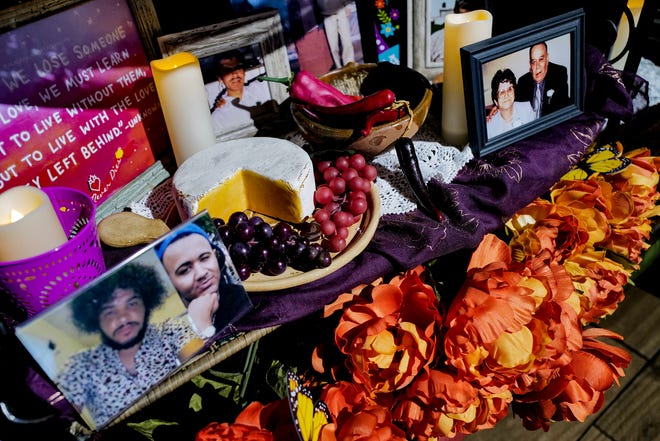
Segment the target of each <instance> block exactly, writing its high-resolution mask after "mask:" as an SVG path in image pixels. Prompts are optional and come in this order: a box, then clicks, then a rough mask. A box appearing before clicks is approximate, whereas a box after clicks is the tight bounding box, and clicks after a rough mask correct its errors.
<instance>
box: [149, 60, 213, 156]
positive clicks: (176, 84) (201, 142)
mask: <svg viewBox="0 0 660 441" xmlns="http://www.w3.org/2000/svg"><path fill="white" fill-rule="evenodd" d="M150 65H151V70H152V73H153V77H154V82H155V83H156V91H157V92H158V98H159V100H160V105H161V107H162V109H163V116H164V117H165V125H166V126H167V132H168V134H169V136H170V142H171V143H172V149H173V150H174V159H175V160H176V163H177V165H181V164H183V161H185V160H186V159H188V158H189V157H190V156H192V155H194V154H195V153H197V152H199V151H201V150H204V149H205V148H207V147H210V146H212V145H213V144H215V134H214V133H213V123H212V122H211V112H210V110H209V105H208V98H207V94H206V88H205V87H204V79H203V78H202V70H201V68H200V65H199V60H198V59H197V57H195V56H194V55H193V54H191V53H188V52H179V53H176V54H174V55H171V56H169V57H167V58H162V59H159V60H153V61H152V62H151V63H150Z"/></svg>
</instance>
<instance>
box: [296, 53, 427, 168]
mask: <svg viewBox="0 0 660 441" xmlns="http://www.w3.org/2000/svg"><path fill="white" fill-rule="evenodd" d="M320 79H322V80H323V81H326V82H327V83H329V84H332V85H333V86H334V87H336V88H337V89H339V90H341V91H342V92H344V93H346V94H351V95H363V96H366V95H370V94H371V93H374V92H376V91H378V90H382V89H391V90H392V91H393V92H394V93H395V95H396V99H397V100H407V101H408V102H409V103H410V107H411V109H412V123H411V124H410V126H409V124H408V123H409V122H410V118H411V117H410V115H405V116H404V117H402V118H399V119H397V120H396V121H392V122H389V123H384V124H379V125H375V126H374V127H373V128H372V129H371V132H370V133H369V134H368V135H367V136H363V135H362V133H361V129H362V127H350V128H348V127H336V126H332V125H330V124H327V123H325V122H319V121H318V120H315V119H313V118H312V117H310V116H309V115H308V114H307V113H306V112H305V109H304V108H303V106H302V105H301V104H299V103H292V104H291V114H292V116H293V120H294V121H295V122H296V124H297V125H298V128H299V129H300V132H301V134H302V136H303V137H304V138H305V140H306V141H308V142H309V143H310V144H311V145H312V146H313V147H314V148H318V149H352V150H356V151H359V152H360V153H362V154H364V155H366V156H375V155H377V154H379V153H381V152H383V151H384V150H386V149H387V148H388V147H390V146H391V145H392V144H393V143H394V141H396V140H397V139H399V138H400V137H402V136H407V137H412V136H413V135H415V133H417V131H418V130H419V128H420V127H421V125H422V124H423V123H424V120H425V119H426V117H427V115H428V112H429V108H430V106H431V98H432V97H433V92H432V91H431V84H430V82H429V81H428V79H426V77H424V76H423V75H422V74H421V73H419V72H417V71H416V70H413V69H410V68H408V67H405V66H399V65H395V64H391V63H378V64H375V63H370V64H358V63H349V64H348V65H346V66H345V67H343V68H341V69H338V70H334V71H331V72H328V73H327V74H325V75H322V76H321V77H320Z"/></svg>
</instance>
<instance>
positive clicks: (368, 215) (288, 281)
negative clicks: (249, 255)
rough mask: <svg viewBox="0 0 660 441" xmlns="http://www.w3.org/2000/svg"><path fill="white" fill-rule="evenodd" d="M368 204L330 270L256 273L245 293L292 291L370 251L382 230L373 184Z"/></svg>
mask: <svg viewBox="0 0 660 441" xmlns="http://www.w3.org/2000/svg"><path fill="white" fill-rule="evenodd" d="M367 202H368V209H367V211H366V212H365V213H364V214H363V215H362V218H361V219H360V222H358V223H356V224H354V225H352V226H351V227H350V228H349V234H348V240H347V242H348V245H347V246H346V248H344V249H343V250H342V251H340V252H339V253H333V254H332V263H331V264H330V266H328V267H327V268H319V269H314V270H311V271H307V272H303V271H299V270H295V269H293V268H287V270H286V271H285V272H284V273H282V274H280V275H278V276H268V275H266V274H262V273H254V274H252V275H251V276H250V277H249V278H248V279H247V280H245V281H243V286H244V287H245V289H246V290H247V291H248V292H261V291H277V290H280V289H286V288H292V287H294V286H299V285H304V284H305V283H309V282H313V281H315V280H318V279H320V278H322V277H325V276H327V275H328V274H332V273H334V272H335V271H337V270H338V269H340V268H341V267H343V266H344V265H346V264H347V263H348V262H350V261H351V260H353V258H354V257H355V256H357V255H358V254H360V253H361V252H362V251H363V250H364V249H365V248H366V247H367V245H368V244H369V242H370V241H371V239H372V238H373V237H374V234H375V233H376V228H377V227H378V220H379V219H380V195H379V194H378V189H377V188H376V185H374V184H373V183H372V184H371V191H370V192H369V194H367Z"/></svg>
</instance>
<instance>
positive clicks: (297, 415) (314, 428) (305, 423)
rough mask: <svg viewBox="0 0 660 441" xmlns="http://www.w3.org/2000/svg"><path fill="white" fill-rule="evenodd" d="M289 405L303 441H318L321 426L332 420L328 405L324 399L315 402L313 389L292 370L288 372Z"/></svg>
mask: <svg viewBox="0 0 660 441" xmlns="http://www.w3.org/2000/svg"><path fill="white" fill-rule="evenodd" d="M287 383H288V392H289V407H290V409H291V416H292V417H293V422H294V424H295V426H296V431H297V432H298V437H299V438H300V440H301V441H317V440H318V438H319V433H320V432H321V427H323V426H324V425H326V424H328V423H329V422H330V413H329V412H328V407H327V406H326V404H325V403H324V402H323V401H320V400H319V401H317V402H314V399H313V398H312V393H311V391H310V390H309V389H308V388H306V387H305V386H304V385H303V384H301V382H300V378H298V376H297V375H296V374H294V373H293V372H291V371H288V372H287Z"/></svg>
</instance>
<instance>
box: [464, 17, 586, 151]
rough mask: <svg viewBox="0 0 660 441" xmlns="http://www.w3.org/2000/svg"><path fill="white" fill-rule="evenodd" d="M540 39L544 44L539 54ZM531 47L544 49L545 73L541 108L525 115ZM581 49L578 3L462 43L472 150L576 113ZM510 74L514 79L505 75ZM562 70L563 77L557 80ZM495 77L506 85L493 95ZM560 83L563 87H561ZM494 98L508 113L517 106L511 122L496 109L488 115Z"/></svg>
mask: <svg viewBox="0 0 660 441" xmlns="http://www.w3.org/2000/svg"><path fill="white" fill-rule="evenodd" d="M543 44H545V46H546V51H545V54H544V55H543V51H542V49H541V48H542V47H543ZM535 47H536V48H539V49H538V50H539V52H538V53H539V54H541V55H543V58H544V59H545V63H546V64H547V65H548V66H547V67H546V69H547V72H548V73H547V74H546V80H545V90H544V91H543V92H542V94H541V100H542V101H543V104H542V108H541V109H542V111H541V113H540V115H533V116H529V112H528V110H527V108H526V107H527V106H529V107H530V110H532V109H531V107H532V105H533V102H534V101H528V99H529V97H530V96H531V94H532V92H531V87H532V84H534V80H533V78H532V74H531V72H530V71H531V68H530V66H531V64H532V62H531V59H532V58H535V57H536V55H534V57H533V56H532V55H531V50H532V48H535ZM583 49H584V12H583V11H582V10H581V9H579V10H575V11H571V12H568V13H565V14H562V15H559V16H557V17H554V18H551V19H547V20H544V21H541V22H538V23H535V24H532V25H529V26H526V27H523V28H521V29H518V30H515V31H511V32H508V33H505V34H502V35H499V36H497V37H493V38H489V39H487V40H484V41H481V42H478V43H474V44H471V45H468V46H465V47H463V48H461V64H462V67H463V83H464V84H465V103H466V106H465V107H466V114H467V122H468V140H469V145H470V147H471V149H472V151H473V153H474V155H475V156H477V157H478V156H484V155H487V154H488V153H491V152H494V151H496V150H498V149H500V148H502V147H505V146H507V145H509V144H511V143H513V142H516V141H519V140H521V139H524V138H527V137H529V136H531V135H533V134H535V133H538V132H540V131H541V130H544V129H547V128H549V127H552V126H554V125H556V124H559V123H560V122H563V121H566V120H568V119H570V118H573V117H575V116H577V115H579V114H581V113H582V111H583V109H584V97H583V88H584V86H583V75H582V74H583V70H584V59H583V58H584V53H583ZM535 53H536V52H535ZM548 62H549V63H548ZM535 63H536V62H535ZM541 63H542V62H541ZM507 71H508V72H507ZM562 72H563V75H562ZM511 75H513V77H514V78H513V81H515V84H512V83H511V82H510V81H509V80H508V79H507V78H508V77H510V76H511ZM562 76H563V80H558V78H559V77H562ZM502 78H504V79H503V80H502V81H501V82H499V80H500V79H502ZM495 82H498V84H499V87H500V88H504V89H506V90H504V89H502V90H501V91H498V92H495V95H494V94H493V91H492V86H493V84H495ZM507 84H508V85H509V86H506V85H507ZM512 85H513V86H514V87H513V88H512V87H510V86H512ZM528 88H530V90H529V92H527V89H528ZM564 89H565V91H566V93H564V92H562V91H563V90H564ZM512 94H515V104H510V101H511V97H512V96H513V95H512ZM500 97H501V98H502V100H500V99H499V98H500ZM496 101H497V102H500V101H501V102H500V104H501V106H502V108H503V109H504V110H505V111H504V113H503V114H506V116H507V118H508V117H509V110H510V109H512V107H510V106H511V105H513V106H515V107H516V109H515V111H514V113H513V115H514V117H513V120H511V122H509V123H507V122H506V118H501V115H500V116H498V115H495V116H492V115H493V113H491V110H492V107H494V106H496ZM498 113H499V111H498ZM487 121H488V122H487Z"/></svg>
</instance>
